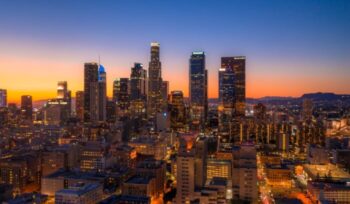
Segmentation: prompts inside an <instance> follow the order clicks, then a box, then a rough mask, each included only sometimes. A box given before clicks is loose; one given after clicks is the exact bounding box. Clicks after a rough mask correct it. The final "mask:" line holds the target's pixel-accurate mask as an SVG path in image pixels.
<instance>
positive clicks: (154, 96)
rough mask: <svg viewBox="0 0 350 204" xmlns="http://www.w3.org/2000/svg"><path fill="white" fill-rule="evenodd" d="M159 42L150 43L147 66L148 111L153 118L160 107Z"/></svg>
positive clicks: (160, 71)
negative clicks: (149, 57) (149, 55)
mask: <svg viewBox="0 0 350 204" xmlns="http://www.w3.org/2000/svg"><path fill="white" fill-rule="evenodd" d="M159 49H160V48H159V43H157V42H153V43H151V61H150V62H149V68H148V84H149V85H148V113H149V117H150V118H155V115H156V114H157V113H158V112H161V108H162V65H161V62H160V60H159Z"/></svg>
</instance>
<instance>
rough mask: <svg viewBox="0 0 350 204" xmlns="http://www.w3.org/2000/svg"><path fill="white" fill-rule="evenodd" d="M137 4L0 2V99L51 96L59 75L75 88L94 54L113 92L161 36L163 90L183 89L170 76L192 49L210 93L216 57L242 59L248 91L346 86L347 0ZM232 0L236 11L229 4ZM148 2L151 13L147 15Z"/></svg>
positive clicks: (341, 89) (184, 83) (179, 71)
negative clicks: (0, 95) (201, 56)
mask: <svg viewBox="0 0 350 204" xmlns="http://www.w3.org/2000/svg"><path fill="white" fill-rule="evenodd" d="M139 4H140V5H139ZM139 4H137V5H133V4H132V3H125V2H110V1H106V2H104V3H102V4H95V3H94V2H91V1H88V2H87V3H85V4H79V2H78V3H71V2H68V1H60V2H51V3H48V2H45V3H42V2H41V4H40V5H38V4H37V3H30V4H28V3H27V2H24V1H23V2H22V4H20V5H21V6H19V7H17V6H16V5H17V4H15V3H12V2H4V3H3V7H2V8H6V9H4V12H1V14H0V17H1V18H2V19H5V21H2V22H0V25H1V26H2V27H3V28H4V29H3V32H2V33H1V34H0V36H1V38H0V44H1V45H2V46H1V48H0V59H1V60H0V71H1V75H0V81H1V88H3V89H7V92H8V93H7V95H8V102H17V103H18V102H19V101H20V96H21V95H25V94H27V95H32V96H33V100H34V101H37V100H42V99H49V98H53V97H54V96H55V87H56V82H57V81H67V82H68V86H69V89H70V90H72V93H75V92H76V91H78V90H83V83H82V82H83V74H82V73H83V72H82V70H83V64H84V63H85V62H89V61H96V62H97V61H98V56H101V64H103V65H104V66H105V68H106V72H107V73H108V76H107V95H108V96H109V97H112V84H113V81H114V80H115V79H116V78H123V77H129V74H130V68H131V67H132V66H133V64H134V62H140V63H142V64H144V65H145V69H147V70H148V68H149V67H148V62H149V58H150V56H149V55H150V54H149V44H150V43H151V42H152V41H157V42H159V43H160V44H161V49H162V52H161V56H160V58H161V61H162V72H163V73H162V75H163V76H162V78H163V80H166V81H169V84H170V89H169V90H170V91H173V90H181V91H183V93H184V96H185V97H188V77H184V78H183V79H182V80H181V81H180V80H178V78H179V76H187V74H188V69H189V64H188V58H189V56H190V54H191V52H193V51H204V52H205V53H206V61H207V62H206V64H207V65H206V67H207V69H208V88H209V90H208V96H209V98H217V97H218V70H219V68H220V59H221V57H229V56H246V58H247V65H246V67H247V70H246V71H247V73H246V75H247V88H246V93H247V97H253V98H257V97H263V96H294V97H296V96H301V95H302V94H303V93H309V92H319V91H320V92H335V93H338V94H347V93H350V88H349V87H350V86H349V82H348V81H347V76H349V75H350V69H349V67H350V61H349V59H348V57H347V53H349V52H350V43H349V41H348V40H347V39H346V36H348V35H349V33H350V28H349V25H348V24H347V23H346V22H348V20H349V19H350V15H349V14H348V13H347V12H346V11H347V9H348V8H349V6H350V4H349V2H346V1H339V2H337V3H333V2H331V1H320V2H317V3H316V2H312V1H310V2H306V3H305V2H304V3H303V4H302V5H298V3H297V2H296V3H295V2H294V1H293V2H283V3H281V2H278V1H269V2H256V4H254V5H250V4H249V3H245V2H241V1H232V2H231V1H230V2H229V1H221V2H219V3H215V4H214V3H211V2H210V1H203V3H202V5H201V6H200V7H196V4H195V3H190V4H185V3H184V2H181V1H179V3H178V4H176V6H177V8H179V9H182V10H183V12H182V13H183V15H181V16H179V15H178V12H177V11H176V10H173V9H172V6H174V3H171V2H165V3H164V2H159V1H152V2H148V3H147V4H146V3H143V2H139ZM78 5H79V6H80V7H81V10H84V11H94V12H96V14H98V15H93V17H92V16H86V15H85V14H84V12H82V11H78V10H76V8H77V6H78ZM185 5H186V6H185ZM249 6H251V7H249ZM39 7H40V9H39ZM230 8H237V12H229V11H230V10H229V9H230ZM276 8H278V9H276ZM15 9H18V11H21V12H19V13H20V14H19V15H18V16H17V17H16V18H12V17H11V15H10V14H9V12H13V11H14V10H15ZM63 9H64V12H65V14H66V15H65V16H61V12H62V11H63ZM152 9H154V10H157V11H158V12H153V13H152V14H147V10H152ZM34 11H35V12H34ZM191 11H197V12H198V15H197V16H193V14H192V13H191ZM33 12H34V14H33ZM130 12H134V13H138V14H139V15H135V16H133V15H130ZM87 13H88V12H87ZM207 13H210V15H209V16H208V15H206V14H207ZM28 16H31V18H27V17H28ZM44 16H45V18H43V17H44ZM162 16H165V17H166V18H162ZM249 16H250V18H248V17H249ZM58 17H59V18H58ZM122 19H127V22H128V23H127V24H126V23H125V22H126V21H124V20H122ZM196 19H200V21H197V20H196ZM180 21H181V23H178V22H180ZM219 22H220V25H222V26H223V25H225V30H224V31H225V32H221V29H222V27H220V26H218V25H217V23H219ZM232 22H234V24H233V25H232ZM264 22H268V23H266V24H264ZM196 23H197V24H196ZM29 25H30V26H29ZM91 25H93V26H91ZM262 25H264V26H265V27H263V26H262ZM45 26H47V29H44V28H43V27H45ZM93 27H95V28H94V29H91V28H93ZM121 28H122V29H121ZM14 81H15V82H16V83H13V82H14ZM73 96H74V94H73Z"/></svg>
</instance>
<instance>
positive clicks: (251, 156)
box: [232, 143, 258, 203]
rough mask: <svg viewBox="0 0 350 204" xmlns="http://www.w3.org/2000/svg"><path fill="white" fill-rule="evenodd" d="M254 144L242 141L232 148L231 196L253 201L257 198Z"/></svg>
mask: <svg viewBox="0 0 350 204" xmlns="http://www.w3.org/2000/svg"><path fill="white" fill-rule="evenodd" d="M256 162H257V161H256V149H255V146H254V144H251V143H243V144H241V145H240V146H237V147H234V148H233V169H232V186H233V188H232V191H233V198H234V199H240V200H244V201H247V202H251V203H254V202H256V201H257V199H258V187H257V163H256Z"/></svg>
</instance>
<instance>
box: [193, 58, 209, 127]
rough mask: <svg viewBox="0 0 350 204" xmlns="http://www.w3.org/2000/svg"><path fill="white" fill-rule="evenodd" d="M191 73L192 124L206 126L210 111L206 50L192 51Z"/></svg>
mask: <svg viewBox="0 0 350 204" xmlns="http://www.w3.org/2000/svg"><path fill="white" fill-rule="evenodd" d="M189 74H190V79H189V83H190V85H189V88H190V91H189V93H190V105H191V120H192V125H193V126H194V127H196V126H197V127H204V125H205V122H206V119H207V113H208V71H207V70H206V69H205V54H204V52H192V55H191V58H190V73H189Z"/></svg>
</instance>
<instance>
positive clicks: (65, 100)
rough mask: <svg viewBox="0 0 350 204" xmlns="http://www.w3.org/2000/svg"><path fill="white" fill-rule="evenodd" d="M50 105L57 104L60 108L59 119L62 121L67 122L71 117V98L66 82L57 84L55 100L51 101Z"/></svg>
mask: <svg viewBox="0 0 350 204" xmlns="http://www.w3.org/2000/svg"><path fill="white" fill-rule="evenodd" d="M51 103H55V104H56V103H57V104H59V106H61V108H60V110H61V118H62V119H63V121H65V120H67V119H68V118H69V117H70V115H71V109H72V97H71V91H69V90H68V85H67V82H66V81H59V82H57V97H56V100H52V101H51Z"/></svg>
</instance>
